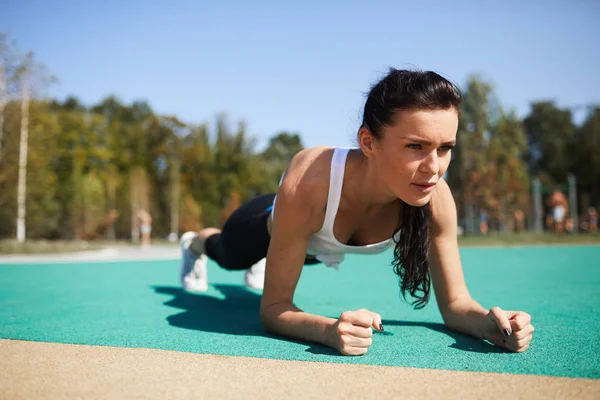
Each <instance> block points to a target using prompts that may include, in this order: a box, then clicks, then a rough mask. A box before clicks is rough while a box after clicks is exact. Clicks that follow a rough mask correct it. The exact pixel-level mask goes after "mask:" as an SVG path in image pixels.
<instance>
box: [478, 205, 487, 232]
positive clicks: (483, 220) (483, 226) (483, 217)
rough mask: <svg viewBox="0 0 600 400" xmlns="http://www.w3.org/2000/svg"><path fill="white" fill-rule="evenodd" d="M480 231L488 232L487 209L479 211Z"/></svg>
mask: <svg viewBox="0 0 600 400" xmlns="http://www.w3.org/2000/svg"><path fill="white" fill-rule="evenodd" d="M479 232H480V233H481V234H482V235H487V233H488V217H487V211H486V210H480V211H479Z"/></svg>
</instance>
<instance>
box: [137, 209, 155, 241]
mask: <svg viewBox="0 0 600 400" xmlns="http://www.w3.org/2000/svg"><path fill="white" fill-rule="evenodd" d="M137 219H138V226H139V227H140V237H141V242H142V247H143V248H148V247H150V234H151V233H152V217H151V216H150V214H149V213H148V212H147V211H146V210H138V212H137Z"/></svg>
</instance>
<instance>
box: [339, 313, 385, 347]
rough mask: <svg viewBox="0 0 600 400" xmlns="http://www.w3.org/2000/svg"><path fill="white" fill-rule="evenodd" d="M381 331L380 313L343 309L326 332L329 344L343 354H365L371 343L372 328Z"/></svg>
mask: <svg viewBox="0 0 600 400" xmlns="http://www.w3.org/2000/svg"><path fill="white" fill-rule="evenodd" d="M372 328H374V329H376V330H378V331H380V332H382V331H383V325H382V324H381V315H379V314H377V313H375V312H372V311H369V310H366V309H364V308H363V309H360V310H356V311H345V312H343V313H342V315H340V318H338V320H337V322H336V323H335V324H333V325H332V326H331V327H330V329H329V332H328V339H329V340H328V341H329V343H330V346H331V347H333V348H334V349H336V350H337V351H339V352H340V353H341V354H343V355H345V356H361V355H363V354H366V353H367V351H368V350H369V346H371V344H372V336H373V329H372Z"/></svg>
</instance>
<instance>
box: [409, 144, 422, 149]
mask: <svg viewBox="0 0 600 400" xmlns="http://www.w3.org/2000/svg"><path fill="white" fill-rule="evenodd" d="M406 147H408V148H409V149H413V150H421V149H422V148H423V146H421V145H420V144H415V143H413V144H407V145H406Z"/></svg>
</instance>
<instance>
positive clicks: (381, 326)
mask: <svg viewBox="0 0 600 400" xmlns="http://www.w3.org/2000/svg"><path fill="white" fill-rule="evenodd" d="M379 330H380V331H382V332H383V324H379Z"/></svg>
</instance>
